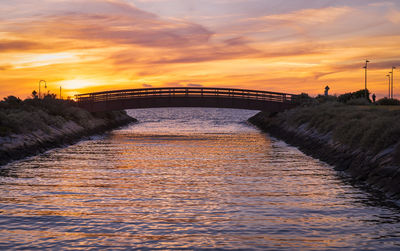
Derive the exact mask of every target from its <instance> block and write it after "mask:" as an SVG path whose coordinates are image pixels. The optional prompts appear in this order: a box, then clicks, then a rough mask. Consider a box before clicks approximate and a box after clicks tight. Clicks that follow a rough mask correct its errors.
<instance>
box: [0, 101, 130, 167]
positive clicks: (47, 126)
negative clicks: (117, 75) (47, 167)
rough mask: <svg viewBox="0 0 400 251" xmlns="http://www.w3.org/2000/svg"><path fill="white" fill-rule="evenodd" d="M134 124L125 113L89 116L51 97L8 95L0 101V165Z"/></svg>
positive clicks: (73, 104) (71, 105)
mask: <svg viewBox="0 0 400 251" xmlns="http://www.w3.org/2000/svg"><path fill="white" fill-rule="evenodd" d="M134 121H135V119H133V118H131V117H129V116H128V115H127V114H126V112H125V111H113V112H102V113H90V112H88V111H86V110H83V109H80V108H79V107H77V106H76V105H75V103H74V102H73V101H67V100H57V99H55V98H53V97H51V96H47V97H45V98H44V99H38V98H33V99H26V100H20V99H18V98H15V97H12V96H11V97H8V98H5V99H4V100H3V101H1V102H0V165H3V164H6V163H7V162H9V161H11V160H16V159H20V158H23V157H26V156H29V155H34V154H38V153H40V152H43V151H46V150H48V149H51V148H54V147H59V146H62V145H67V144H71V143H74V142H76V141H77V140H80V139H81V138H82V137H84V136H88V135H91V134H95V133H103V132H104V131H106V130H110V129H113V128H116V127H118V126H121V125H124V124H127V123H130V122H134Z"/></svg>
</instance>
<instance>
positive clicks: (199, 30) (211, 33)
mask: <svg viewBox="0 0 400 251" xmlns="http://www.w3.org/2000/svg"><path fill="white" fill-rule="evenodd" d="M169 2H173V3H174V4H172V5H168V3H169ZM276 2H278V1H275V0H271V1H265V0H254V1H251V2H248V1H246V0H235V1H213V0H204V1H203V4H201V5H200V4H199V3H198V1H196V0H167V1H142V0H113V1H108V0H92V1H84V0H76V1H73V2H71V1H66V0H55V1H46V2H44V3H43V4H41V5H40V6H38V5H37V4H35V3H33V2H32V1H30V0H20V1H18V2H17V3H15V2H13V1H11V0H5V1H2V2H1V3H0V11H2V13H3V16H2V19H1V20H0V27H1V30H2V31H1V32H0V54H1V56H2V57H0V71H1V74H0V87H1V88H0V97H4V96H8V95H17V96H22V97H26V96H28V95H30V93H31V92H32V90H33V89H37V83H38V81H39V80H40V79H45V80H46V81H47V82H48V83H49V84H50V85H51V84H52V83H53V85H54V89H56V88H59V86H61V87H62V88H63V89H64V90H65V92H66V93H67V92H68V93H84V92H85V93H87V92H94V91H105V90H119V89H132V88H140V87H143V86H152V87H163V86H174V85H175V86H186V85H196V86H205V87H232V88H244V89H256V90H269V91H278V92H289V93H301V92H306V93H309V94H310V95H317V94H322V93H323V88H324V87H325V86H326V85H329V86H330V87H331V91H330V92H331V93H337V94H340V93H344V92H349V91H356V90H359V89H362V88H363V86H364V72H363V69H362V67H363V61H364V60H365V59H366V58H368V59H369V60H370V61H371V63H370V68H369V73H368V74H369V75H368V87H369V88H370V89H371V92H372V93H376V94H377V96H378V97H383V96H385V95H386V94H387V91H386V90H387V88H386V87H387V78H386V74H387V72H389V71H390V69H391V67H392V66H400V30H399V29H397V28H398V27H397V25H398V23H399V22H398V18H395V17H394V15H395V14H396V13H400V2H399V1H395V0H388V1H385V2H381V1H378V0H368V3H366V4H364V5H360V4H357V3H353V1H345V0H337V1H333V2H331V3H330V4H326V3H322V2H323V1H321V2H319V1H312V2H307V1H304V0H293V1H291V3H290V4H289V3H282V4H279V5H278V4H277V3H276ZM60 3H62V4H60ZM180 3H181V4H180ZM183 3H185V4H183ZM187 4H189V5H190V6H192V8H191V9H190V10H188V9H187V8H186V7H185V6H188V5H187ZM244 5H245V6H246V8H243V6H244ZM172 6H173V7H172ZM44 13H45V14H44ZM377 20H379V21H377ZM399 68H400V67H398V69H399ZM394 80H395V81H394V82H395V86H394V87H395V95H396V97H397V98H398V97H400V85H396V83H397V82H399V80H400V71H398V70H396V71H395V74H394ZM56 86H57V87H56Z"/></svg>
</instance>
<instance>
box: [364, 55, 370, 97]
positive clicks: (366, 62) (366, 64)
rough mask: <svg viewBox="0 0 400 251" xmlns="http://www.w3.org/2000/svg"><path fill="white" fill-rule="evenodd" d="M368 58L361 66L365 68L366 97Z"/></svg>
mask: <svg viewBox="0 0 400 251" xmlns="http://www.w3.org/2000/svg"><path fill="white" fill-rule="evenodd" d="M368 63H369V61H368V59H366V60H365V66H364V67H363V68H364V69H365V98H366V99H368V97H367V71H368Z"/></svg>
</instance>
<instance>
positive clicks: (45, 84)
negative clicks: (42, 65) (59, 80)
mask: <svg viewBox="0 0 400 251" xmlns="http://www.w3.org/2000/svg"><path fill="white" fill-rule="evenodd" d="M42 82H44V88H47V83H46V81H45V80H43V79H41V80H39V99H40V84H41V83H42Z"/></svg>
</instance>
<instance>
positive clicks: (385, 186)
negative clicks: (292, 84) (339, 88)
mask: <svg viewBox="0 0 400 251" xmlns="http://www.w3.org/2000/svg"><path fill="white" fill-rule="evenodd" d="M249 121H250V122H251V123H253V124H255V125H257V126H258V127H260V128H261V129H262V130H264V131H266V132H268V133H270V134H271V135H272V136H274V137H277V138H280V139H282V140H284V141H286V142H287V143H289V144H292V145H294V146H297V147H299V149H301V150H302V151H303V152H304V153H306V154H308V155H311V156H313V157H315V158H318V159H321V160H323V161H325V162H328V163H330V164H331V165H333V166H335V168H336V169H337V170H339V171H345V172H347V173H348V174H350V175H351V176H352V177H354V178H355V179H356V180H361V181H363V182H366V183H367V184H369V185H371V186H373V187H376V188H377V189H379V190H381V191H383V192H385V193H386V194H387V195H388V196H389V197H394V198H396V199H400V110H398V109H386V108H383V107H377V106H374V105H366V106H353V105H345V104H341V103H338V102H326V103H323V104H317V105H311V106H305V107H304V106H303V107H297V108H295V109H292V110H288V111H285V112H282V113H278V114H267V113H259V114H257V115H255V116H254V117H252V118H250V119H249Z"/></svg>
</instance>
